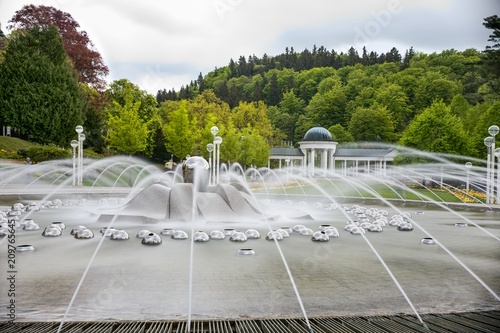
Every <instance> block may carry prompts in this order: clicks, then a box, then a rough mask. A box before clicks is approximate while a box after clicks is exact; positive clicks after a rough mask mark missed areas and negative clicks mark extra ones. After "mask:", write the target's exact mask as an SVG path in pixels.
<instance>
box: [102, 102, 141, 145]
mask: <svg viewBox="0 0 500 333" xmlns="http://www.w3.org/2000/svg"><path fill="white" fill-rule="evenodd" d="M140 106H141V102H134V100H133V97H132V94H131V93H127V94H126V95H125V103H124V105H121V104H120V103H118V102H116V101H113V106H112V107H111V108H109V109H108V110H107V113H108V114H109V118H108V133H107V136H106V140H107V142H108V144H109V146H110V147H112V148H115V149H116V150H118V151H120V152H122V153H125V154H127V155H133V154H135V153H137V152H143V151H144V150H145V149H146V147H147V139H148V137H149V131H148V126H147V124H145V123H143V122H142V120H141V119H140V116H139V108H140Z"/></svg>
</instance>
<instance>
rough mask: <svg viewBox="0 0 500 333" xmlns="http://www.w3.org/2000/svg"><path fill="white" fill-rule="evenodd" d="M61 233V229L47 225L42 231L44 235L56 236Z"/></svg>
mask: <svg viewBox="0 0 500 333" xmlns="http://www.w3.org/2000/svg"><path fill="white" fill-rule="evenodd" d="M61 235H62V230H61V228H59V227H56V226H48V227H45V229H44V230H43V232H42V236H45V237H57V236H61Z"/></svg>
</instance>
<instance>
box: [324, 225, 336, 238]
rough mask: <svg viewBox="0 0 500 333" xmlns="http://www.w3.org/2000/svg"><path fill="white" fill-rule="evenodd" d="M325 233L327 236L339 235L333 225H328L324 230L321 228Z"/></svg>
mask: <svg viewBox="0 0 500 333" xmlns="http://www.w3.org/2000/svg"><path fill="white" fill-rule="evenodd" d="M323 231H324V232H325V234H327V235H328V237H339V236H340V234H339V231H338V230H337V228H335V227H328V228H326V229H325V230H323Z"/></svg>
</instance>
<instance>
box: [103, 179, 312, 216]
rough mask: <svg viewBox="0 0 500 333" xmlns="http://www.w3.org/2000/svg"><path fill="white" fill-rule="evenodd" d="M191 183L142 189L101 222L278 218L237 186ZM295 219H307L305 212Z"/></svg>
mask: <svg viewBox="0 0 500 333" xmlns="http://www.w3.org/2000/svg"><path fill="white" fill-rule="evenodd" d="M194 188H195V187H194V185H193V184H192V183H179V184H174V185H173V186H172V187H170V186H168V185H167V184H165V183H155V184H152V185H150V186H148V187H146V188H144V189H143V190H142V191H141V192H139V193H138V194H137V195H136V196H135V197H134V198H132V199H131V200H130V201H128V202H127V203H126V204H125V205H123V206H122V207H118V208H113V209H106V210H103V211H102V213H101V215H100V217H99V219H98V221H99V222H109V221H111V219H113V218H114V217H115V216H117V218H118V219H120V220H121V221H123V220H130V221H137V220H140V221H143V222H145V223H155V222H160V221H192V220H193V219H201V220H205V221H218V222H225V221H228V222H229V221H230V222H235V221H256V220H257V221H258V220H266V219H275V218H276V217H277V215H279V214H276V212H271V213H264V210H265V209H264V208H265V207H262V205H259V203H258V202H257V201H256V200H255V198H254V197H253V196H252V195H251V194H250V193H248V192H247V191H246V190H244V189H243V188H241V187H240V186H238V185H232V184H218V185H214V186H208V187H207V188H206V191H204V192H197V191H194ZM293 215H294V216H293V217H294V218H298V217H300V218H308V217H309V216H308V215H307V214H305V213H304V212H300V213H295V214H293Z"/></svg>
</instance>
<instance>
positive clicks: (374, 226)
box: [367, 223, 384, 232]
mask: <svg viewBox="0 0 500 333" xmlns="http://www.w3.org/2000/svg"><path fill="white" fill-rule="evenodd" d="M367 230H368V231H369V232H382V231H384V229H383V228H382V226H381V225H380V224H374V223H372V225H370V226H369V227H368V228H367Z"/></svg>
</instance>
